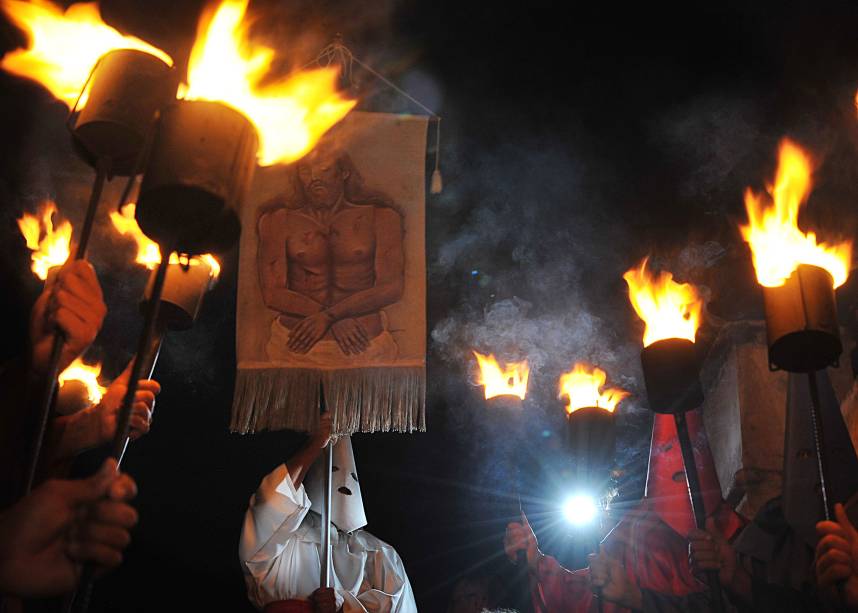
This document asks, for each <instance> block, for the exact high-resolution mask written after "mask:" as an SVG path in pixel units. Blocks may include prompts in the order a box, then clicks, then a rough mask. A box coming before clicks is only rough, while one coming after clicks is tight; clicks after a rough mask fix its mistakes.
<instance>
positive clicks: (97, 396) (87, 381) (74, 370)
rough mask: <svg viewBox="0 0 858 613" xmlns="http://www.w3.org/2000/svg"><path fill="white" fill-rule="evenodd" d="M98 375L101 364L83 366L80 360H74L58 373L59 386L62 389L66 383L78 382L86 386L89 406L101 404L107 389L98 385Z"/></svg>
mask: <svg viewBox="0 0 858 613" xmlns="http://www.w3.org/2000/svg"><path fill="white" fill-rule="evenodd" d="M99 375H101V362H98V363H96V364H84V363H83V361H82V360H81V359H80V358H76V359H75V361H74V362H72V363H71V364H70V365H69V366H68V368H66V369H65V370H64V371H63V372H61V373H60V376H59V384H60V387H62V386H63V385H65V382H66V381H80V382H81V383H83V384H84V385H85V386H86V391H87V395H88V396H89V402H90V404H98V403H99V402H101V397H102V396H104V392H106V391H107V388H105V387H102V386H101V385H99V383H98V377H99Z"/></svg>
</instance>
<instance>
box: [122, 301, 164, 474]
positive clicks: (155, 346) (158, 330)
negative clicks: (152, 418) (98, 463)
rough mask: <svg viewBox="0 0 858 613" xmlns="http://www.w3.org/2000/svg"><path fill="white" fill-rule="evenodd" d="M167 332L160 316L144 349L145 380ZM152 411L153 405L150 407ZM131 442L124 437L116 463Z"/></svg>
mask: <svg viewBox="0 0 858 613" xmlns="http://www.w3.org/2000/svg"><path fill="white" fill-rule="evenodd" d="M166 334H167V325H166V323H165V322H164V321H163V319H162V318H161V317H159V318H158V322H157V323H156V324H155V333H154V334H153V335H152V338H151V339H150V343H149V349H148V350H147V351H146V361H145V362H143V369H142V370H143V372H144V373H145V374H146V380H147V381H148V380H151V379H152V375H154V374H155V366H156V365H157V364H158V356H159V355H161V345H162V344H163V343H164V336H166ZM152 410H153V411H154V406H153V407H152ZM130 442H131V436H130V435H129V436H127V437H125V443H124V444H123V445H122V453H121V454H120V455H119V460H118V463H119V464H122V459H123V458H124V457H125V452H126V451H128V444H129V443H130Z"/></svg>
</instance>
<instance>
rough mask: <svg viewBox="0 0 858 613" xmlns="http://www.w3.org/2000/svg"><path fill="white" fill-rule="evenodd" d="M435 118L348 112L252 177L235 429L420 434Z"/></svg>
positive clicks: (242, 262)
mask: <svg viewBox="0 0 858 613" xmlns="http://www.w3.org/2000/svg"><path fill="white" fill-rule="evenodd" d="M426 130H427V119H426V118H424V117H412V116H402V115H388V114H379V113H357V112H356V113H351V114H350V115H348V116H347V117H346V118H345V119H344V120H343V122H342V123H341V124H340V125H339V126H337V127H336V128H335V129H334V130H332V131H331V133H329V134H328V135H327V136H326V137H325V138H324V139H323V140H322V142H320V144H319V145H318V146H317V147H316V149H315V150H314V151H313V152H312V153H310V154H309V155H308V156H306V157H305V158H304V159H303V160H301V161H300V162H298V163H296V164H293V165H290V166H281V167H275V168H263V169H258V170H257V175H256V178H255V180H254V187H253V190H252V193H251V196H250V198H249V199H248V203H247V205H246V206H245V207H244V211H243V213H242V236H241V255H240V259H239V276H238V301H237V325H236V349H237V358H238V373H237V377H236V386H235V396H234V398H233V408H232V422H231V426H230V427H231V429H232V430H233V431H237V432H241V433H247V432H255V431H259V430H265V429H271V430H278V429H292V430H305V431H307V430H313V429H314V428H315V427H316V424H317V423H318V419H319V406H320V397H319V390H320V386H321V387H322V388H323V393H324V395H325V401H326V404H327V406H328V408H329V409H331V410H332V411H333V418H334V430H335V432H336V433H338V434H346V433H353V432H375V431H390V430H393V431H397V432H411V431H413V430H425V428H426V420H425V392H426V257H425V197H424V196H425V159H426Z"/></svg>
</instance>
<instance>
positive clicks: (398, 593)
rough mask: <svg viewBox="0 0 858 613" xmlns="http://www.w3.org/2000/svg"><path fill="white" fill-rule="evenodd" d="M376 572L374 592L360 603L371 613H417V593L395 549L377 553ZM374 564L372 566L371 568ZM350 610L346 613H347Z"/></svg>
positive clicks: (364, 595)
mask: <svg viewBox="0 0 858 613" xmlns="http://www.w3.org/2000/svg"><path fill="white" fill-rule="evenodd" d="M374 555H375V556H376V560H375V564H372V566H374V567H375V569H376V572H375V573H373V574H372V575H370V572H369V568H368V569H367V576H368V577H370V576H372V579H371V584H372V589H369V590H366V591H364V592H361V593H360V594H358V597H357V600H358V601H360V604H361V605H362V606H363V608H364V610H366V611H368V612H369V613H382V612H384V613H387V612H388V611H390V613H417V603H416V602H415V601H414V592H412V590H411V583H410V582H409V581H408V575H407V574H406V572H405V565H404V564H403V563H402V558H400V557H399V554H398V553H397V552H396V550H395V549H393V547H390V546H386V547H384V548H382V549H380V550H379V551H376V552H374ZM370 564H371V563H369V562H368V564H367V566H370ZM345 611H346V609H344V613H345Z"/></svg>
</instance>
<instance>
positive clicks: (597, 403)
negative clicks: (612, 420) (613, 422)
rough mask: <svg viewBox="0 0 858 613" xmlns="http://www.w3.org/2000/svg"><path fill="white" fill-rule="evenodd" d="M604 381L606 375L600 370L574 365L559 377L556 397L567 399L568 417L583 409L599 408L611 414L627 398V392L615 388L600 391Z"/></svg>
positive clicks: (585, 365)
mask: <svg viewBox="0 0 858 613" xmlns="http://www.w3.org/2000/svg"><path fill="white" fill-rule="evenodd" d="M606 380H607V375H605V371H604V370H602V369H601V368H596V367H595V366H594V367H590V366H588V365H587V364H581V363H578V364H575V367H574V368H573V369H572V370H571V371H570V372H567V373H564V374H562V375H560V392H559V393H558V395H557V397H558V398H562V397H563V396H566V397H567V398H569V404H568V405H566V412H567V413H568V414H570V415H571V414H572V413H574V412H575V411H577V410H578V409H583V408H585V407H599V408H601V409H605V410H606V411H609V412H611V413H613V412H614V409H616V408H617V404H619V402H620V401H621V400H622V399H623V398H625V397H627V396H628V395H629V392H627V391H625V390H621V389H615V388H608V389H605V390H602V389H601V388H602V386H603V385H605V381H606ZM600 390H601V391H600Z"/></svg>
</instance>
